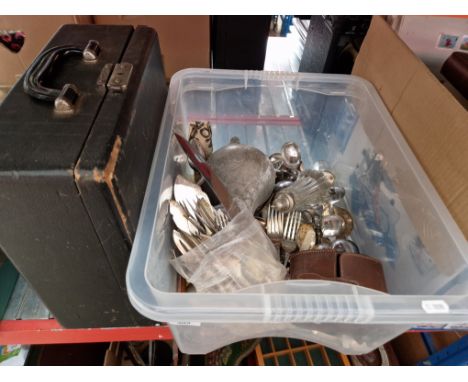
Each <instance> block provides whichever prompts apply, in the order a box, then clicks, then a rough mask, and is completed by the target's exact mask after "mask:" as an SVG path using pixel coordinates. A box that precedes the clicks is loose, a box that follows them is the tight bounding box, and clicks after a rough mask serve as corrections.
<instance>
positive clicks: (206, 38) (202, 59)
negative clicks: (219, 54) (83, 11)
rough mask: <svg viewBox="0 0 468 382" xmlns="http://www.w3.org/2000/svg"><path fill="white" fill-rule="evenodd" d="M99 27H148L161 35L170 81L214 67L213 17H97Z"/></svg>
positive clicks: (164, 61) (162, 50) (164, 59)
mask: <svg viewBox="0 0 468 382" xmlns="http://www.w3.org/2000/svg"><path fill="white" fill-rule="evenodd" d="M93 17H94V22H95V23H96V24H127V25H128V24H131V25H147V26H149V27H152V28H154V29H155V30H156V31H157V32H158V36H159V42H160V44H161V52H162V55H163V63H164V69H165V72H166V77H167V78H170V77H171V76H172V75H173V74H174V73H175V72H177V71H179V70H181V69H185V68H209V67H210V18H209V16H93Z"/></svg>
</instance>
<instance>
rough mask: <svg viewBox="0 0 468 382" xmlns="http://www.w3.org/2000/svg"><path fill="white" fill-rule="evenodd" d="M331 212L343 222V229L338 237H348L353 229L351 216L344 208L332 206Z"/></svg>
mask: <svg viewBox="0 0 468 382" xmlns="http://www.w3.org/2000/svg"><path fill="white" fill-rule="evenodd" d="M333 210H334V212H335V215H338V216H341V218H342V219H343V220H344V227H343V231H342V232H341V234H340V236H343V237H348V236H350V235H351V233H352V231H353V228H354V222H353V217H352V215H351V214H350V213H349V211H348V210H347V209H345V208H341V207H336V206H334V207H333Z"/></svg>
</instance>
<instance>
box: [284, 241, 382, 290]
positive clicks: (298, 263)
mask: <svg viewBox="0 0 468 382" xmlns="http://www.w3.org/2000/svg"><path fill="white" fill-rule="evenodd" d="M289 278H290V279H292V280H298V279H302V280H305V279H307V280H330V281H341V282H345V283H349V284H355V285H360V286H364V287H366V288H371V289H375V290H378V291H381V292H387V287H386V285H385V275H384V272H383V268H382V264H381V263H380V261H379V260H376V259H374V258H372V257H369V256H366V255H362V254H356V253H342V254H340V255H338V254H337V253H336V251H335V250H334V249H312V250H308V251H300V252H296V253H294V254H292V255H291V259H290V268H289Z"/></svg>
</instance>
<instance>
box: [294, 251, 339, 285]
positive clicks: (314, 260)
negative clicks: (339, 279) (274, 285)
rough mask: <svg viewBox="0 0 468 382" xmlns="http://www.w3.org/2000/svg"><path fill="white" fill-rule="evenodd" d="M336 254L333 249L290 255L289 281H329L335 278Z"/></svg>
mask: <svg viewBox="0 0 468 382" xmlns="http://www.w3.org/2000/svg"><path fill="white" fill-rule="evenodd" d="M336 267H337V254H336V252H335V250H334V249H311V250H307V251H300V252H297V253H295V254H292V255H291V258H290V267H289V272H290V278H291V279H305V278H307V279H312V278H319V279H329V278H335V277H336V276H337V272H336Z"/></svg>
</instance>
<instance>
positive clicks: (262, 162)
mask: <svg viewBox="0 0 468 382" xmlns="http://www.w3.org/2000/svg"><path fill="white" fill-rule="evenodd" d="M208 163H209V165H210V167H211V169H212V170H213V172H214V173H215V174H216V175H217V176H218V178H219V179H220V180H221V181H222V182H223V184H224V185H225V186H226V188H227V189H228V190H229V194H230V196H231V197H232V198H238V199H241V200H243V201H244V202H245V204H246V205H247V208H248V209H249V210H251V211H255V210H256V209H257V208H258V207H260V206H261V205H263V204H264V203H265V202H266V201H267V200H268V198H269V197H270V195H271V193H272V192H273V189H274V187H275V179H276V174H275V170H274V168H273V165H272V163H271V162H270V160H269V159H268V157H267V156H266V155H265V154H264V153H263V152H261V151H260V150H258V149H257V148H255V147H252V146H249V145H244V144H238V143H230V144H228V145H226V146H224V147H222V148H220V149H219V150H216V151H215V152H213V154H212V155H211V156H210V159H209V160H208ZM222 204H223V205H224V203H222ZM228 212H229V211H228Z"/></svg>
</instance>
